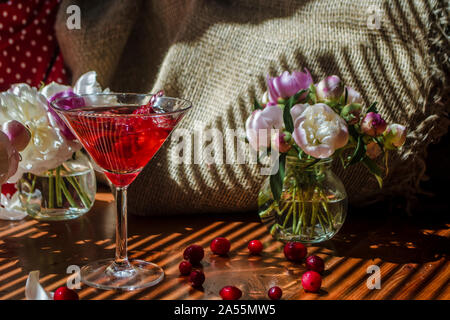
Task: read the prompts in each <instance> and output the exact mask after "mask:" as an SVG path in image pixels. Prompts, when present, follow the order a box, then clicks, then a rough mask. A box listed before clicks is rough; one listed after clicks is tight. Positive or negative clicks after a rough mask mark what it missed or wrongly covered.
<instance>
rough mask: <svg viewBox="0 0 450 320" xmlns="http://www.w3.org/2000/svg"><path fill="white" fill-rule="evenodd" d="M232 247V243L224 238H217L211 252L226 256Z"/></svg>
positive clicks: (212, 244)
mask: <svg viewBox="0 0 450 320" xmlns="http://www.w3.org/2000/svg"><path fill="white" fill-rule="evenodd" d="M230 247H231V245H230V241H229V240H228V239H227V238H224V237H218V238H215V239H214V240H213V241H211V245H210V248H211V251H212V252H213V253H215V254H218V255H220V256H224V255H226V254H227V253H228V251H230Z"/></svg>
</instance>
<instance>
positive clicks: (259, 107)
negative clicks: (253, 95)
mask: <svg viewBox="0 0 450 320" xmlns="http://www.w3.org/2000/svg"><path fill="white" fill-rule="evenodd" d="M262 109H263V107H262V106H261V105H260V104H259V102H258V100H256V99H255V102H254V103H253V110H262Z"/></svg>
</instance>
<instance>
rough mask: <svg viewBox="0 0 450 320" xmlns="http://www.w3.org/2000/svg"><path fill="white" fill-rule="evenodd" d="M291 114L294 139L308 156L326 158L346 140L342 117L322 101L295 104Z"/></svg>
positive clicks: (344, 143)
mask: <svg viewBox="0 0 450 320" xmlns="http://www.w3.org/2000/svg"><path fill="white" fill-rule="evenodd" d="M291 115H292V119H293V120H294V132H293V137H294V140H295V142H296V143H297V145H298V146H299V147H300V148H302V150H303V151H304V152H305V153H306V154H308V155H310V156H313V157H315V158H319V159H323V158H328V157H330V156H331V155H332V154H333V153H334V151H335V150H336V149H339V148H342V147H343V146H345V145H346V144H347V142H348V128H347V124H346V123H345V121H344V119H342V118H341V117H340V116H339V115H338V114H336V113H335V112H334V111H333V109H331V108H330V107H329V106H327V105H326V104H324V103H317V104H315V105H312V106H310V105H307V104H297V105H295V106H294V107H293V108H292V109H291Z"/></svg>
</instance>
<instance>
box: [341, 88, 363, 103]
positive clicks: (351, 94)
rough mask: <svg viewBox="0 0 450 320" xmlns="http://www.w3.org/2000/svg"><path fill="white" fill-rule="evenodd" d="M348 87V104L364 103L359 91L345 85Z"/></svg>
mask: <svg viewBox="0 0 450 320" xmlns="http://www.w3.org/2000/svg"><path fill="white" fill-rule="evenodd" d="M345 88H346V89H347V104H351V103H358V104H362V103H363V100H362V97H361V95H360V94H359V92H358V91H356V90H354V89H353V88H351V87H345Z"/></svg>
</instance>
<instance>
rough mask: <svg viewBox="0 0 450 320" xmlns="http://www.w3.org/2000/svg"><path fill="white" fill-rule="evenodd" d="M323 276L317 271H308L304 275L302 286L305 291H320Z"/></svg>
mask: <svg viewBox="0 0 450 320" xmlns="http://www.w3.org/2000/svg"><path fill="white" fill-rule="evenodd" d="M321 285H322V277H321V276H320V274H319V273H318V272H316V271H306V272H305V273H304V274H303V276H302V286H303V289H304V290H305V291H308V292H319V290H320V286H321Z"/></svg>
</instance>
